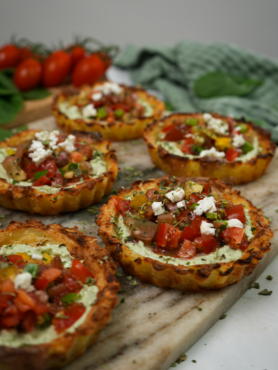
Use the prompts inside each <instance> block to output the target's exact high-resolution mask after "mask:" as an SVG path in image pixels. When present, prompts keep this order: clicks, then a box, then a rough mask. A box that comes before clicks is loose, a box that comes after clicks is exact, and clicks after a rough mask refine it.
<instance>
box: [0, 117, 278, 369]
mask: <svg viewBox="0 0 278 370" xmlns="http://www.w3.org/2000/svg"><path fill="white" fill-rule="evenodd" d="M32 127H36V128H39V129H45V128H46V127H47V129H49V130H51V129H53V128H54V127H55V125H54V121H53V119H52V118H47V119H44V120H42V121H41V122H38V123H36V124H35V125H32ZM114 148H115V149H116V150H117V156H118V159H119V167H121V169H122V171H121V172H120V174H119V177H118V180H117V182H116V183H115V186H114V188H115V189H119V188H120V187H121V186H125V187H128V186H129V184H130V183H131V182H132V181H134V180H136V179H137V178H144V179H146V178H151V177H160V176H162V175H163V173H162V172H161V171H159V170H157V169H154V168H153V165H152V163H151V161H150V159H149V156H148V153H147V149H146V147H145V145H144V143H143V142H142V141H141V140H136V141H133V142H129V143H116V144H114ZM277 166H278V156H276V158H275V160H274V161H273V162H272V164H271V166H270V168H269V169H268V171H267V173H266V175H264V176H263V177H262V178H261V179H259V180H258V181H257V182H255V183H251V184H248V185H244V186H240V187H238V189H240V190H241V191H242V194H243V196H245V197H246V198H248V199H250V200H252V201H253V203H254V204H255V205H257V206H262V207H263V210H264V212H265V214H266V215H267V216H268V217H271V218H272V230H273V231H274V233H275V236H274V239H273V241H272V249H271V252H269V253H267V254H266V256H265V257H264V259H263V260H262V261H261V263H260V264H259V266H258V267H257V268H256V270H255V271H254V273H253V274H252V275H251V276H249V277H248V278H244V279H243V280H242V281H241V282H240V283H239V284H236V285H234V286H231V287H228V288H225V289H223V290H220V291H217V292H205V293H195V294H194V293H183V292H179V291H175V290H171V289H160V288H157V287H155V286H152V285H148V284H146V285H142V284H141V283H140V282H139V281H137V280H136V279H135V278H133V277H128V276H127V275H126V274H125V273H124V272H122V271H121V269H120V268H119V269H118V273H119V274H120V275H122V276H119V280H120V282H121V290H120V293H119V300H120V301H122V302H123V303H119V305H118V306H117V307H116V309H115V310H114V312H113V315H112V320H111V321H110V323H109V324H108V325H107V327H106V328H105V329H104V330H103V331H102V332H101V334H100V337H99V340H98V342H97V343H96V344H95V345H94V346H92V347H91V348H90V349H89V350H88V351H87V352H86V354H84V356H82V357H81V358H80V359H78V360H76V361H75V362H74V363H72V364H70V365H68V366H67V367H66V368H65V370H101V369H113V370H129V369H131V370H139V369H140V370H142V369H144V370H158V369H161V370H163V369H165V370H166V369H168V368H169V367H170V366H171V364H172V363H173V362H174V361H175V360H176V359H177V357H178V356H180V355H181V354H182V353H184V352H185V351H186V350H187V349H188V348H190V347H191V346H192V345H193V344H194V343H195V342H196V341H197V340H198V339H199V338H200V337H201V336H202V335H203V334H204V333H205V332H206V331H207V330H208V329H209V328H210V327H211V326H212V325H213V324H214V323H215V322H216V321H217V320H218V319H219V317H220V316H221V315H222V314H223V313H225V312H226V311H227V310H228V309H229V307H231V306H232V305H233V304H234V303H235V302H236V301H237V300H238V299H239V298H240V297H241V295H242V294H243V293H244V292H245V291H246V289H247V288H248V287H249V286H250V284H251V283H252V282H253V281H255V280H256V278H257V277H258V276H259V275H260V274H261V272H262V271H263V270H264V268H265V267H266V266H267V265H268V264H269V262H270V261H271V260H272V259H273V258H274V256H275V255H276V254H277V252H278V226H277V225H278V222H277V221H278V213H276V212H275V211H276V209H277V208H278V204H277V199H276V198H277V197H275V193H276V188H277V177H278V176H277V171H276V172H275V169H276V168H277ZM130 167H133V168H134V170H132V171H131V170H130ZM107 198H108V197H105V198H104V199H103V201H102V203H105V202H106V201H107ZM99 206H100V204H97V205H96V207H97V208H98V207H99ZM0 213H1V215H6V220H5V221H4V222H2V228H3V227H6V226H7V225H8V224H9V222H10V221H11V220H16V221H24V220H27V219H31V218H33V219H37V220H39V221H42V222H44V223H46V224H48V223H54V222H57V223H60V224H62V225H63V226H67V227H73V226H77V227H78V228H79V229H80V230H81V231H83V232H84V233H85V234H88V235H93V236H97V226H96V225H95V223H94V217H95V216H94V215H93V214H92V213H90V212H88V211H87V210H81V211H79V212H75V213H71V214H65V215H60V216H56V217H47V216H37V215H29V214H27V213H23V212H15V211H11V210H7V209H3V208H1V209H0ZM98 240H99V244H100V245H102V246H103V243H102V241H101V240H100V238H98ZM196 307H198V308H199V309H200V308H201V309H202V310H199V309H198V308H196Z"/></svg>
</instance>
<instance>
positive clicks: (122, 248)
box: [96, 176, 273, 291]
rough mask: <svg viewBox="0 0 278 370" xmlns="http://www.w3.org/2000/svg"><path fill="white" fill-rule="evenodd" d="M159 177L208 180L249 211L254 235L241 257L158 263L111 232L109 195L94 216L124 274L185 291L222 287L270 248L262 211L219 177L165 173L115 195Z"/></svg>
mask: <svg viewBox="0 0 278 370" xmlns="http://www.w3.org/2000/svg"><path fill="white" fill-rule="evenodd" d="M162 180H163V181H164V184H165V186H169V185H171V184H172V185H173V184H177V183H180V184H184V183H185V182H186V181H193V182H197V183H199V184H201V185H205V184H207V183H209V184H210V185H211V188H212V192H216V193H218V194H221V195H222V196H224V198H226V199H227V200H231V201H233V203H234V204H235V205H236V204H243V205H244V206H245V207H246V209H248V211H249V214H250V217H251V220H252V227H255V228H256V231H255V232H254V237H253V239H252V240H251V242H250V243H249V246H248V250H247V251H245V252H243V255H242V257H241V258H240V259H239V260H237V261H234V262H228V263H215V264H207V265H190V266H183V265H178V266H175V265H172V264H171V262H169V263H168V264H166V263H162V262H159V261H156V260H153V259H152V258H149V257H144V256H142V255H140V254H138V253H135V252H134V251H132V250H130V249H129V248H128V247H127V246H126V245H124V244H123V243H122V242H121V241H120V240H119V239H118V238H117V237H116V236H114V235H115V232H114V225H113V224H112V222H111V221H110V218H111V215H112V216H114V217H116V216H117V211H116V208H115V205H114V202H113V197H110V198H109V201H108V204H106V205H104V206H103V207H102V208H101V213H100V214H99V215H98V216H97V218H96V222H97V224H98V226H99V231H98V233H99V235H100V236H101V238H102V239H103V241H104V243H105V245H106V247H107V248H108V249H109V250H110V251H111V254H112V256H113V258H114V259H116V260H117V261H118V262H119V263H120V264H121V265H122V267H123V269H124V270H125V271H126V272H127V273H128V274H132V275H135V276H136V277H137V278H138V279H139V280H141V281H142V282H144V283H152V284H154V285H157V286H159V287H162V288H174V289H179V290H189V291H203V290H213V289H220V288H224V287H225V286H228V285H231V284H235V283H237V282H239V281H240V280H241V279H242V278H243V276H245V275H246V276H247V275H250V274H251V273H252V272H253V270H254V269H255V267H256V266H257V265H258V263H259V262H260V260H261V259H262V258H263V256H264V254H265V253H266V252H268V251H269V250H270V242H269V239H270V238H272V237H273V233H272V231H271V230H270V228H269V221H268V220H267V219H266V218H265V217H264V215H263V213H262V211H260V210H258V209H257V208H256V207H255V206H254V205H253V204H252V203H251V202H250V201H248V200H246V199H245V198H243V197H242V196H241V195H240V192H239V191H237V190H234V189H232V188H231V186H229V185H228V184H226V183H224V182H223V181H220V180H218V179H209V178H204V177H193V178H189V177H184V178H177V179H172V180H171V178H170V176H165V177H163V178H160V179H152V180H147V181H135V182H134V183H133V184H132V185H131V189H123V190H121V191H120V192H119V196H121V197H124V198H126V197H128V196H131V197H132V194H133V192H134V191H135V190H136V191H143V192H144V193H145V192H146V191H147V190H148V189H150V188H158V187H159V184H160V183H161V181H162ZM189 261H190V260H189Z"/></svg>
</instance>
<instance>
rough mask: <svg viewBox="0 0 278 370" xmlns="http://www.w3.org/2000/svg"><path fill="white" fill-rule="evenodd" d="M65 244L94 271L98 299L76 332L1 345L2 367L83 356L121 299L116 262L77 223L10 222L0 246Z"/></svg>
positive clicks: (35, 366) (35, 368) (49, 364)
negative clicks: (15, 345)
mask: <svg viewBox="0 0 278 370" xmlns="http://www.w3.org/2000/svg"><path fill="white" fill-rule="evenodd" d="M44 241H48V243H50V244H51V243H53V244H66V246H67V248H68V250H69V252H70V253H71V254H72V255H73V256H74V257H75V258H77V259H79V260H84V264H85V265H86V266H87V267H88V268H89V269H90V270H91V271H92V273H93V274H94V276H95V278H96V279H97V282H96V285H97V286H98V288H99V292H98V296H97V302H96V303H95V304H94V305H93V306H92V308H91V310H90V312H89V313H88V315H87V317H86V320H85V322H84V323H83V324H82V325H81V326H80V327H78V328H77V329H76V330H75V332H74V333H66V334H64V335H62V336H59V338H57V339H55V340H53V341H51V342H49V343H45V344H41V345H33V346H23V347H18V348H11V347H5V346H0V368H1V369H3V368H4V369H5V370H14V369H17V370H26V369H28V370H45V369H57V368H60V367H62V366H64V365H66V364H67V363H69V362H71V361H73V360H74V359H76V358H77V357H79V356H81V355H82V354H83V353H84V352H85V351H86V349H87V348H88V347H89V346H90V345H92V344H93V343H94V342H95V341H96V340H97V338H98V335H99V333H100V331H101V329H102V328H103V327H104V326H105V325H106V324H107V323H108V322H109V320H110V316H111V313H112V310H113V309H114V307H115V306H116V304H117V302H118V298H117V294H116V293H117V291H118V290H119V287H120V286H119V283H118V282H117V281H116V279H115V271H116V264H115V263H114V262H113V260H112V258H111V256H110V254H109V252H108V251H107V250H106V249H104V248H101V247H100V246H98V245H97V239H96V238H95V237H91V236H85V235H83V234H82V233H81V232H80V231H79V230H78V229H77V228H76V227H75V228H73V229H69V228H65V227H62V226H61V225H57V224H53V225H47V226H46V225H43V224H42V223H41V222H38V221H35V220H29V221H26V222H25V223H20V222H14V221H13V222H11V223H10V225H9V226H8V227H7V229H6V230H3V231H0V247H1V246H2V245H5V244H14V243H20V244H25V243H28V244H29V245H31V246H34V248H35V247H36V245H40V244H41V243H42V242H44Z"/></svg>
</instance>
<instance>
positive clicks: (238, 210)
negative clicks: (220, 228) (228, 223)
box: [225, 204, 245, 223]
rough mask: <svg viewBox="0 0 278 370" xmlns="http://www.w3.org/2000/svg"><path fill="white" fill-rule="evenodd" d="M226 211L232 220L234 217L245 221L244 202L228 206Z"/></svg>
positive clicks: (228, 217)
mask: <svg viewBox="0 0 278 370" xmlns="http://www.w3.org/2000/svg"><path fill="white" fill-rule="evenodd" d="M225 213H226V216H227V219H228V220H231V219H232V218H237V219H238V220H239V221H241V222H242V223H245V213H244V208H243V205H242V204H237V205H236V206H232V207H229V208H226V209H225Z"/></svg>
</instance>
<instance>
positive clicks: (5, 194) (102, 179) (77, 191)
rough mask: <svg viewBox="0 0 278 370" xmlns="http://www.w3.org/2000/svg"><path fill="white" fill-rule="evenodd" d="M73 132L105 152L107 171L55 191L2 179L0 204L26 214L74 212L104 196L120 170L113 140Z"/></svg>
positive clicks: (29, 133) (15, 139)
mask: <svg viewBox="0 0 278 370" xmlns="http://www.w3.org/2000/svg"><path fill="white" fill-rule="evenodd" d="M37 132H39V131H37V130H26V131H22V132H20V133H18V134H16V135H14V136H12V137H10V138H8V139H7V140H5V141H4V142H1V143H0V148H7V147H14V146H17V145H19V144H20V143H23V142H25V141H27V140H29V139H33V138H34V136H35V134H36V133H37ZM74 134H75V136H76V137H78V138H81V139H82V140H83V141H85V142H87V143H88V144H92V145H93V146H94V147H95V148H96V149H97V150H99V151H100V152H102V153H103V154H105V156H104V159H105V161H106V166H107V172H105V173H103V174H101V175H100V176H98V177H96V178H93V179H90V180H85V181H83V182H82V183H80V184H78V185H75V186H74V187H72V188H65V187H62V188H61V190H60V191H59V192H57V193H55V194H47V193H43V192H40V191H39V190H37V189H36V188H35V187H33V186H19V185H12V184H9V183H8V182H7V181H6V180H5V179H0V205H1V206H3V207H6V208H11V209H17V210H20V211H26V212H29V213H39V214H41V215H55V214H59V213H63V212H72V211H77V210H78V209H80V208H85V207H89V206H90V205H91V204H93V203H98V202H100V201H101V199H102V198H103V196H104V195H106V194H108V193H109V192H110V191H111V189H112V187H113V184H114V182H115V181H116V177H117V173H118V170H119V169H118V166H117V157H116V155H115V151H114V150H110V147H111V145H112V143H111V142H110V141H109V140H104V139H100V135H97V134H93V133H86V132H80V131H76V132H74Z"/></svg>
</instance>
